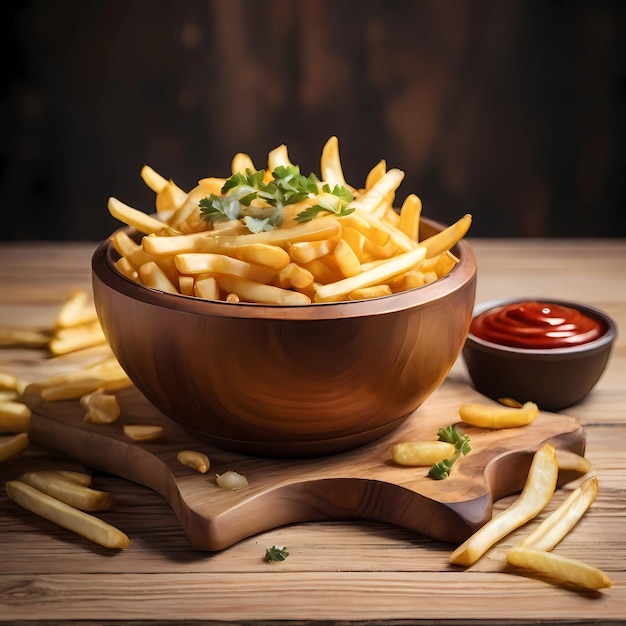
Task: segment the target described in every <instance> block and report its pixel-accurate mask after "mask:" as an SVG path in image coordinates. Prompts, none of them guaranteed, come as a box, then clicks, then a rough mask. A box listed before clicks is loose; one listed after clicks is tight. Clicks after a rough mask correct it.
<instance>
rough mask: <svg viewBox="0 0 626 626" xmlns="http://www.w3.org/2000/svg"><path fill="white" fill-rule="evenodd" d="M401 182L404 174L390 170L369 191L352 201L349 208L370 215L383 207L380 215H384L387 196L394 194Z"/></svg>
mask: <svg viewBox="0 0 626 626" xmlns="http://www.w3.org/2000/svg"><path fill="white" fill-rule="evenodd" d="M403 180H404V172H403V171H402V170H399V169H397V168H393V169H390V170H388V171H387V172H385V173H384V174H383V175H382V176H381V177H380V179H379V180H377V181H376V183H374V185H372V187H371V188H370V189H367V190H366V191H365V192H363V193H362V194H361V195H360V196H359V197H358V198H356V199H355V200H353V201H352V202H351V203H350V206H351V207H354V208H355V209H357V211H358V212H359V213H361V214H362V213H369V214H370V215H372V214H375V213H377V211H378V209H379V208H380V207H381V206H383V207H384V208H383V209H382V210H381V211H380V213H381V214H382V215H384V213H385V208H386V207H387V206H389V194H390V193H392V192H395V191H396V189H397V188H398V187H399V186H400V183H401V182H402V181H403ZM379 216H380V215H379Z"/></svg>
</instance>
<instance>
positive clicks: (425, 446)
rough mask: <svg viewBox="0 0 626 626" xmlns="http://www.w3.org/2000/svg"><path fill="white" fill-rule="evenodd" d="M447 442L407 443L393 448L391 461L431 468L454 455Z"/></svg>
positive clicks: (452, 448)
mask: <svg viewBox="0 0 626 626" xmlns="http://www.w3.org/2000/svg"><path fill="white" fill-rule="evenodd" d="M454 451H455V447H454V444H453V443H448V442H447V441H405V442H402V443H397V444H395V445H394V446H392V447H391V459H392V460H393V462H394V463H397V464H398V465H410V466H424V467H425V466H430V465H434V464H435V463H438V462H439V461H443V460H444V459H447V458H449V457H451V456H452V455H453V454H454Z"/></svg>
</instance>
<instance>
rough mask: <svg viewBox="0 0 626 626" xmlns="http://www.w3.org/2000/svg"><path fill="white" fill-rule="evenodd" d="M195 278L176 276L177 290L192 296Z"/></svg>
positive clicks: (184, 294)
mask: <svg viewBox="0 0 626 626" xmlns="http://www.w3.org/2000/svg"><path fill="white" fill-rule="evenodd" d="M195 282H196V281H195V280H194V277H193V276H179V277H178V292H179V293H181V294H183V296H193V295H194V290H195Z"/></svg>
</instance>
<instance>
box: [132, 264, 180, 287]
mask: <svg viewBox="0 0 626 626" xmlns="http://www.w3.org/2000/svg"><path fill="white" fill-rule="evenodd" d="M139 278H140V280H141V282H142V283H143V284H144V285H146V286H147V287H151V288H152V289H158V290H159V291H165V292H166V293H179V291H178V288H177V287H176V286H175V285H174V284H173V283H172V281H171V280H170V279H169V278H168V277H167V275H166V274H165V272H164V271H163V270H162V269H161V268H160V267H159V266H158V265H157V264H156V263H155V262H154V261H148V263H144V264H143V265H142V266H141V267H140V268H139Z"/></svg>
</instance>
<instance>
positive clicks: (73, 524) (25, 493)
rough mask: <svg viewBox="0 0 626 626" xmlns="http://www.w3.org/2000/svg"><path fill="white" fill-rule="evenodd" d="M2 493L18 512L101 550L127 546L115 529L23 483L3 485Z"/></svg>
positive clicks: (124, 537) (125, 539)
mask: <svg viewBox="0 0 626 626" xmlns="http://www.w3.org/2000/svg"><path fill="white" fill-rule="evenodd" d="M6 491H7V495H8V496H9V498H10V499H11V500H13V502H15V503H16V504H17V505H19V506H21V507H22V508H24V509H27V510H28V511H31V513H35V515H38V516H39V517H43V518H44V519H47V520H48V521H50V522H52V523H53V524H56V525H57V526H61V527H62V528H65V529H66V530H69V531H71V532H74V533H76V534H78V535H81V536H82V537H85V538H86V539H89V540H90V541H93V542H94V543H97V544H99V545H101V546H104V547H105V548H113V549H119V550H123V549H124V548H127V547H128V545H129V539H128V536H127V535H126V534H124V533H123V532H122V531H121V530H119V529H117V528H115V526H112V525H111V524H108V523H106V522H104V521H103V520H101V519H99V518H98V517H95V516H93V515H91V514H89V513H85V512H84V511H80V510H78V509H76V508H74V507H72V506H70V505H68V504H66V503H65V502H61V501H60V500H57V499H56V498H53V497H51V496H49V495H47V494H45V493H42V492H41V491H39V490H37V489H35V488H33V487H31V486H30V485H27V484H26V483H23V482H20V481H18V480H10V481H7V483H6Z"/></svg>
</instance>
